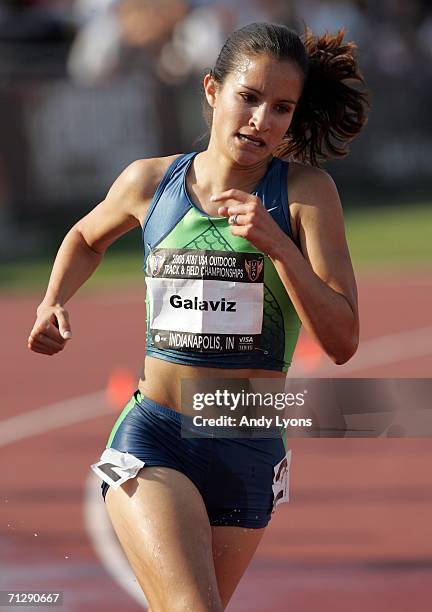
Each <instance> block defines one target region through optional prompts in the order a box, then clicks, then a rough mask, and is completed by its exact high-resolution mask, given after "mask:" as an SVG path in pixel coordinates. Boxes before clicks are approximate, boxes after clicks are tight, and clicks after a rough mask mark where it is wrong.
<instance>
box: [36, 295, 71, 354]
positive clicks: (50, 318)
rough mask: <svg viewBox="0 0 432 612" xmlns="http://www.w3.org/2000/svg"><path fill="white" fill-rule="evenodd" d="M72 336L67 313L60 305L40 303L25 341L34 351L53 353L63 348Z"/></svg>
mask: <svg viewBox="0 0 432 612" xmlns="http://www.w3.org/2000/svg"><path fill="white" fill-rule="evenodd" d="M70 338H72V332H71V327H70V323H69V315H68V313H67V311H66V310H65V309H64V308H62V307H61V306H60V305H58V304H57V305H55V306H46V305H44V304H41V305H40V306H39V308H38V309H37V317H36V321H35V324H34V325H33V329H32V330H31V332H30V336H29V338H28V341H27V346H28V348H29V349H30V350H31V351H34V352H35V353H43V354H44V355H55V354H56V353H59V352H60V351H62V350H63V349H64V347H65V346H66V342H67V341H68V340H69V339H70Z"/></svg>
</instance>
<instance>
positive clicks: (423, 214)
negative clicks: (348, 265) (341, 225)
mask: <svg viewBox="0 0 432 612" xmlns="http://www.w3.org/2000/svg"><path fill="white" fill-rule="evenodd" d="M346 229H347V239H348V244H349V247H350V252H351V256H352V259H353V262H354V266H355V267H356V268H360V269H361V270H364V271H366V272H367V271H373V270H395V269H397V268H404V269H406V268H408V267H410V268H414V267H415V268H425V267H431V266H432V239H431V235H432V206H431V205H429V206H405V207H403V208H402V207H401V208H385V209H384V208H380V209H370V208H369V209H367V210H366V211H358V212H357V211H356V212H353V213H350V214H348V215H347V216H346Z"/></svg>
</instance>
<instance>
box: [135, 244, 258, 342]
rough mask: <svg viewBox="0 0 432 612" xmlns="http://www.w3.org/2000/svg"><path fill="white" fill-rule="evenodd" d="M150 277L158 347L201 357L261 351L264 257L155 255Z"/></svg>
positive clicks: (172, 252) (156, 252)
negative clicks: (230, 352) (188, 351)
mask: <svg viewBox="0 0 432 612" xmlns="http://www.w3.org/2000/svg"><path fill="white" fill-rule="evenodd" d="M146 273H147V275H146V285H147V291H148V297H149V330H150V333H151V336H152V340H153V345H154V346H157V347H158V348H173V349H177V350H179V349H180V350H181V349H185V350H196V351H203V352H219V351H224V352H225V351H242V350H243V351H248V350H253V349H255V348H257V347H258V346H259V339H260V334H261V330H262V322H263V305H264V256H263V255H262V254H260V253H235V252H231V251H189V250H187V249H178V250H175V249H155V250H154V251H152V252H151V253H150V255H149V257H148V259H147V269H146Z"/></svg>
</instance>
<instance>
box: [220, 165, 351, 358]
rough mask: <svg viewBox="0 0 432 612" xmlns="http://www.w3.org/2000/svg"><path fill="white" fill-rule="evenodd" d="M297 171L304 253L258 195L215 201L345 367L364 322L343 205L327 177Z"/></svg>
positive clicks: (293, 188)
mask: <svg viewBox="0 0 432 612" xmlns="http://www.w3.org/2000/svg"><path fill="white" fill-rule="evenodd" d="M296 166H297V171H296V172H295V174H294V177H293V179H294V180H292V181H291V179H290V194H291V196H292V197H291V199H292V200H293V199H294V201H293V203H292V204H291V207H290V210H291V211H292V214H293V215H292V218H293V220H294V222H295V224H296V227H297V230H298V237H299V241H300V245H301V252H300V251H299V249H298V248H297V247H296V246H295V244H294V242H293V241H292V240H291V239H290V238H288V236H287V235H286V234H285V233H284V232H283V231H282V230H281V229H280V227H279V226H278V224H277V223H276V222H275V221H274V220H273V219H272V217H271V216H270V214H269V213H268V212H267V211H266V209H265V208H264V207H263V206H262V203H261V201H260V200H259V198H257V197H256V196H251V195H250V194H246V193H245V192H242V191H238V190H230V191H226V192H224V193H223V194H220V195H218V196H216V197H214V198H212V199H213V201H224V206H222V207H221V208H219V214H222V215H225V216H229V217H232V216H233V215H238V218H237V223H238V225H233V226H232V228H231V230H232V233H233V234H234V235H237V236H243V237H244V238H246V239H247V240H249V241H250V242H251V243H252V244H254V246H256V248H257V249H259V250H261V251H263V252H264V253H267V254H268V256H269V257H270V258H271V259H272V261H273V263H274V265H275V267H276V270H277V272H278V274H279V276H280V278H281V280H282V282H283V284H284V286H285V288H286V290H287V292H288V295H289V297H290V299H291V301H292V303H293V305H294V307H295V309H296V311H297V313H298V315H299V317H300V319H301V321H302V324H303V325H304V327H305V328H306V330H307V331H308V333H309V334H310V335H311V336H312V337H313V338H315V340H316V341H317V342H318V343H319V344H320V346H321V347H322V348H323V350H324V351H325V352H326V353H327V354H328V355H329V357H330V358H331V359H332V360H333V361H334V362H335V363H336V364H343V363H346V362H347V361H348V360H349V359H350V358H351V357H352V356H353V355H354V353H355V351H356V350H357V346H358V337H359V317H358V306H357V288H356V282H355V278H354V272H353V268H352V264H351V259H350V256H349V252H348V246H347V243H346V238H345V230H344V222H343V214H342V206H341V203H340V199H339V196H338V193H337V189H336V186H335V184H334V182H333V180H332V179H331V178H330V177H329V175H328V174H326V173H325V172H323V171H321V170H318V169H316V168H312V167H305V166H303V167H300V165H299V164H296Z"/></svg>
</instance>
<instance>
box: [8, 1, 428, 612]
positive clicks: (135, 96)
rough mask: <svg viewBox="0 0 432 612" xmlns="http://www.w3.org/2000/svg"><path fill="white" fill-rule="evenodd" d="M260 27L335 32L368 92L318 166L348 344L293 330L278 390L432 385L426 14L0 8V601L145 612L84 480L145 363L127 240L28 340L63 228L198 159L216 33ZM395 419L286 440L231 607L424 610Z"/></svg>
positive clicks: (137, 277)
mask: <svg viewBox="0 0 432 612" xmlns="http://www.w3.org/2000/svg"><path fill="white" fill-rule="evenodd" d="M259 20H268V21H276V22H281V23H285V24H288V25H289V26H292V27H294V28H296V29H298V31H299V32H302V31H303V29H304V24H305V23H306V24H307V25H309V26H310V27H311V28H312V29H313V30H314V31H315V32H316V33H322V32H324V31H325V30H326V29H328V30H337V29H339V28H341V27H345V28H346V29H347V36H348V38H352V39H353V40H355V41H357V43H358V45H359V57H360V65H361V68H362V70H363V72H364V75H365V77H366V80H367V82H368V85H369V87H370V89H371V93H372V110H371V114H370V120H369V123H368V125H367V127H366V129H365V131H364V133H363V134H362V135H361V136H360V137H359V138H358V139H357V140H355V142H354V143H353V144H352V147H351V153H350V155H349V157H348V158H347V159H345V160H342V161H338V162H335V163H329V164H327V166H326V168H327V170H328V171H329V172H330V173H331V174H332V175H333V177H334V178H335V180H336V182H337V185H338V187H339V190H340V192H341V196H342V201H343V205H344V209H345V217H346V226H347V236H348V242H349V246H350V250H351V254H352V257H353V261H354V267H355V269H356V273H357V278H358V284H359V300H360V316H361V342H360V348H359V351H358V352H357V354H356V355H355V356H354V358H353V359H352V360H350V361H349V362H348V363H347V364H346V365H344V366H338V367H336V366H335V365H334V364H333V363H330V361H329V359H328V358H327V357H325V355H323V353H322V352H321V351H320V349H319V347H317V345H316V344H314V343H313V342H312V341H311V340H310V339H309V338H308V337H307V336H305V335H304V334H302V335H301V338H300V341H299V344H298V347H297V349H296V352H295V356H294V365H293V367H292V368H291V370H290V376H294V377H295V376H297V377H300V378H303V377H308V378H311V377H312V378H313V377H345V378H347V377H348V378H349V377H359V378H385V379H391V378H397V377H402V378H403V377H405V378H418V377H425V378H430V377H431V376H432V323H431V312H432V240H431V235H432V231H431V229H432V206H431V196H430V193H431V192H430V190H431V187H432V173H431V171H430V166H431V159H432V155H431V144H430V143H431V141H432V140H431V138H432V121H431V113H430V109H431V108H432V61H431V60H432V5H431V3H430V0H375V1H373V0H261V1H260V0H214V1H212V0H189V1H186V0H0V321H1V324H2V337H1V348H2V358H1V361H0V364H1V368H0V386H1V397H0V463H1V465H2V466H3V470H2V487H1V492H0V548H1V551H2V553H1V556H0V590H11V589H25V590H28V589H34V590H39V591H40V590H45V591H46V590H52V589H56V590H62V591H64V604H63V608H62V609H63V610H64V612H100V611H101V610H104V612H114V611H116V612H117V611H118V610H119V609H121V610H123V611H124V612H135V611H137V610H141V609H143V607H145V603H144V602H143V598H142V594H141V593H140V592H139V589H138V587H137V584H136V580H135V579H134V577H133V576H132V574H131V572H130V570H129V568H128V566H127V564H126V563H125V560H124V557H123V555H122V553H121V552H120V550H119V548H118V545H117V544H116V541H115V538H114V536H113V533H112V530H111V528H110V526H109V524H108V522H107V517H106V513H105V508H104V505H103V502H102V501H101V497H100V495H99V484H98V483H97V482H95V481H94V480H92V477H91V475H90V476H89V472H90V470H89V466H90V464H92V463H95V462H96V461H98V460H99V457H100V454H101V452H102V450H103V448H104V447H105V443H106V440H107V438H108V435H109V432H110V431H111V428H112V426H113V424H114V422H115V419H116V418H117V415H118V414H119V412H120V410H121V408H122V405H124V403H125V402H126V401H127V399H128V398H129V396H130V393H131V392H132V391H133V389H134V387H135V385H136V379H137V375H138V373H139V368H140V364H141V361H142V356H143V353H144V344H145V342H144V340H145V313H144V292H143V287H144V283H143V274H142V259H143V255H142V248H141V236H140V231H139V230H138V229H137V230H135V231H133V232H131V233H130V234H128V235H127V236H125V237H123V238H122V239H121V240H120V241H118V243H116V244H115V245H113V247H112V248H111V249H109V251H108V254H107V255H106V257H105V259H104V262H103V264H102V265H101V266H100V268H99V269H98V270H97V272H96V273H95V274H94V276H93V277H92V279H91V280H90V281H89V282H88V283H87V284H86V286H85V287H84V288H83V289H82V290H81V291H80V292H79V293H78V295H77V296H76V297H74V298H73V300H72V301H71V303H70V305H68V309H69V311H70V313H71V324H72V330H73V335H74V337H73V340H71V341H69V342H68V346H67V349H66V350H65V351H64V352H63V353H61V354H59V355H57V356H55V357H52V358H47V357H44V356H41V355H37V354H35V353H30V351H28V350H27V344H26V340H27V336H28V333H29V331H30V329H31V327H32V325H33V321H34V316H35V309H36V306H37V304H38V303H39V301H40V299H41V298H42V295H43V292H44V289H45V287H46V283H47V280H48V276H49V270H50V266H51V264H52V259H53V257H54V254H55V252H56V250H57V248H58V246H59V244H60V241H61V239H62V237H63V236H64V234H65V233H66V231H67V230H68V229H69V227H70V226H71V225H72V224H73V223H74V222H75V221H76V220H77V219H78V218H79V217H81V216H82V215H83V214H85V213H86V212H87V211H88V210H90V209H91V208H92V207H93V206H95V205H96V204H97V203H98V202H99V201H101V200H102V199H103V198H104V196H105V194H106V192H107V191H108V189H109V187H110V185H111V184H112V182H113V181H114V180H115V178H116V177H117V176H118V174H119V173H120V172H121V171H122V170H123V168H124V167H125V166H127V165H128V164H129V163H130V162H132V161H133V160H134V159H137V158H143V157H150V156H163V155H169V154H173V153H176V152H182V151H184V152H187V151H191V150H194V149H197V148H203V147H205V144H206V139H205V134H206V126H205V122H204V120H203V119H202V114H201V100H202V94H201V80H202V76H203V74H204V72H205V70H206V68H210V67H212V65H213V63H214V60H215V58H216V56H217V53H218V51H219V48H220V46H221V44H222V43H223V41H224V39H225V37H226V35H227V34H229V33H230V32H231V31H232V30H233V29H235V28H237V27H239V26H241V25H244V24H246V23H249V22H252V21H259ZM414 404H415V402H414ZM408 407H409V410H408V411H407V410H405V415H406V414H407V412H408V413H409V414H411V408H412V411H413V413H414V412H415V413H418V412H419V411H418V410H417V406H416V405H413V406H411V405H409V406H408ZM405 408H406V406H405ZM417 416H419V415H417ZM420 416H421V417H422V418H424V412H423V413H422V415H420ZM396 418H397V415H396ZM409 425H410V423H406V422H405V421H403V420H402V421H401V420H400V421H397V420H396V421H395V422H394V423H393V424H392V425H391V426H390V427H389V426H388V423H387V424H386V425H385V427H384V426H383V430H382V432H380V435H379V437H378V438H371V437H366V438H364V437H362V439H353V438H351V439H346V438H344V437H343V436H344V429H343V427H342V426H341V423H339V422H336V423H332V427H333V428H334V429H335V431H336V430H337V429H338V428H339V430H340V432H341V433H340V436H337V437H339V438H342V439H330V438H329V439H322V440H318V439H306V438H296V439H291V440H289V441H288V443H289V446H290V448H292V449H293V462H292V467H291V501H292V503H290V504H284V505H283V506H281V507H280V508H278V513H276V515H275V517H274V519H273V520H272V524H271V528H270V529H269V530H268V531H267V532H266V535H265V536H264V539H263V542H262V544H261V545H260V548H259V550H258V553H257V555H256V556H255V557H254V560H253V562H252V564H251V566H250V568H249V569H248V571H247V572H246V575H245V577H244V578H243V579H242V582H241V584H240V586H239V589H238V591H237V592H236V594H235V596H234V598H233V601H232V604H230V607H229V609H230V610H232V612H282V611H285V610H290V612H304V611H305V610H315V609H321V610H331V611H332V612H346V610H349V611H350V612H364V611H365V610H368V611H369V612H384V611H387V610H392V612H407V611H408V610H415V611H416V612H426V611H428V610H430V601H431V597H432V592H431V580H430V572H431V566H432V526H431V521H430V516H431V511H432V496H431V491H432V444H431V441H430V439H427V438H426V439H419V438H414V437H413V438H411V439H408V438H409V436H408V433H407V432H409V429H410V427H409ZM428 431H429V429H428ZM366 434H367V432H366ZM374 435H375V433H374ZM405 435H406V436H407V437H404V436H405ZM0 609H1V605H0ZM4 609H6V608H4ZM7 609H8V608H7Z"/></svg>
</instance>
